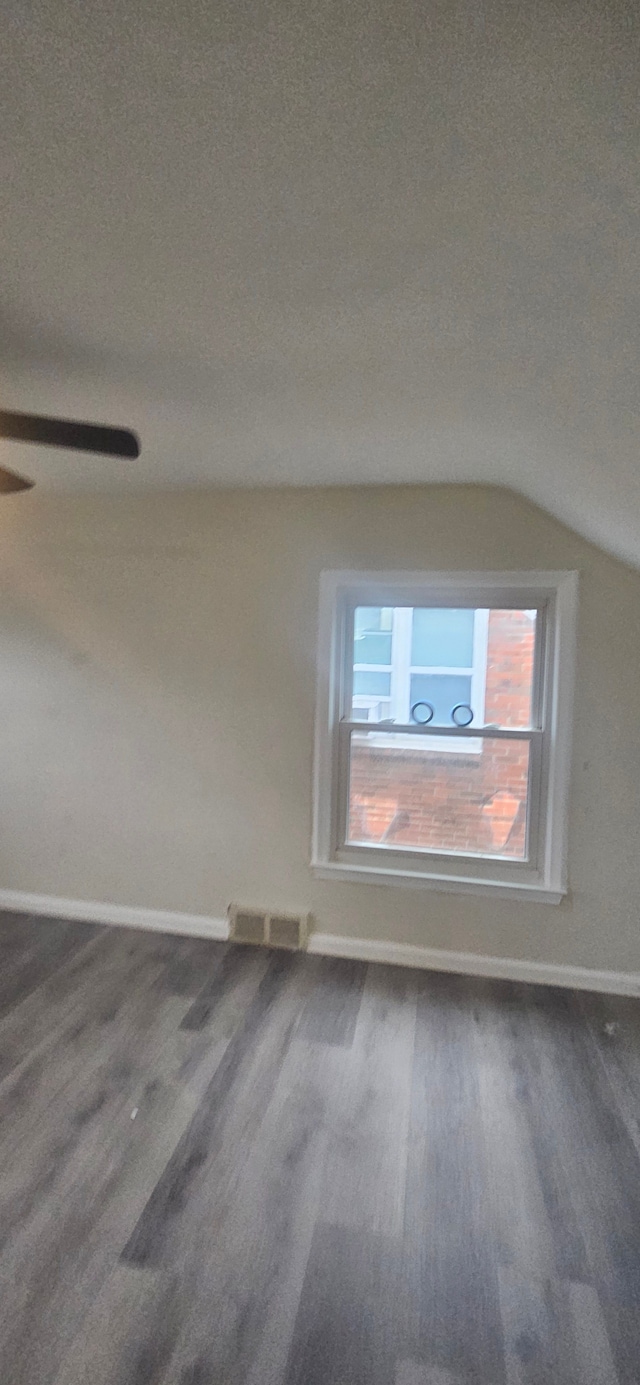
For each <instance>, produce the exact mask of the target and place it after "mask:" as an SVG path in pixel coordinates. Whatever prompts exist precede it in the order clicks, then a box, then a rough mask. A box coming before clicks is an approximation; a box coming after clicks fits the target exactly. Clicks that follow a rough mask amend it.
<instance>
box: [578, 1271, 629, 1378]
mask: <svg viewBox="0 0 640 1385" xmlns="http://www.w3.org/2000/svg"><path fill="white" fill-rule="evenodd" d="M568 1306H569V1313H570V1317H571V1323H570V1327H571V1336H572V1342H571V1351H572V1355H573V1359H574V1363H575V1377H576V1381H577V1382H578V1385H619V1381H618V1372H617V1370H616V1367H615V1362H614V1359H613V1353H612V1351H611V1343H610V1341H609V1336H608V1333H607V1328H606V1323H605V1320H604V1315H603V1312H602V1307H601V1304H600V1300H599V1298H598V1295H597V1293H596V1291H595V1289H592V1288H591V1286H590V1285H589V1284H569V1285H568ZM637 1364H638V1366H639V1367H640V1361H639V1362H638V1363H637Z"/></svg>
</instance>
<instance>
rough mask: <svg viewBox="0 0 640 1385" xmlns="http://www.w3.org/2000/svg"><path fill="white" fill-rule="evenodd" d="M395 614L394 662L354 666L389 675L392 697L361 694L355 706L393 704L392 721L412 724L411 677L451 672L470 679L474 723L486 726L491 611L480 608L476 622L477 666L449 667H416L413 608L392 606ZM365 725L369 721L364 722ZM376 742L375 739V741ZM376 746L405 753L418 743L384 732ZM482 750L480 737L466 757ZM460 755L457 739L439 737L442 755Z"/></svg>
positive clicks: (470, 744)
mask: <svg viewBox="0 0 640 1385" xmlns="http://www.w3.org/2000/svg"><path fill="white" fill-rule="evenodd" d="M392 611H393V615H392V622H391V662H390V663H388V664H358V663H354V665H353V671H354V673H389V675H390V680H391V688H390V697H382V696H378V697H376V696H375V695H374V694H371V695H368V694H366V693H357V694H355V695H354V698H353V706H354V707H359V708H363V709H364V708H370V709H371V711H373V709H374V708H375V707H377V706H378V705H379V703H380V702H388V703H389V717H390V719H391V720H392V721H397V722H409V721H410V720H411V713H410V705H411V695H410V688H411V675H412V674H413V673H435V674H438V673H444V674H446V673H451V674H454V675H462V676H463V677H467V678H469V679H470V683H471V691H470V698H471V704H470V705H471V707H472V708H473V714H474V721H475V722H476V723H477V724H478V725H480V726H481V725H482V723H483V721H484V699H485V686H486V681H487V643H488V639H489V611H488V610H487V609H484V610H482V609H476V611H475V619H474V622H473V655H472V658H473V663H472V664H471V665H469V666H467V667H463V666H462V665H455V667H454V666H453V665H452V666H451V667H449V666H448V665H447V666H446V667H444V666H441V665H437V664H428V665H427V664H412V663H411V638H412V618H413V609H412V607H411V606H394V607H392ZM369 720H370V721H371V722H375V721H377V720H378V718H377V717H370V718H369ZM363 724H365V722H364V721H363ZM371 739H372V740H373V737H372V738H371ZM375 744H376V745H395V746H396V747H397V748H398V749H399V748H400V747H401V746H402V749H403V750H414V749H415V748H416V741H415V739H414V737H413V736H395V737H393V736H389V737H387V736H385V734H384V732H383V731H380V732H379V733H377V734H376V738H375ZM481 750H482V741H481V740H480V739H478V738H477V737H474V739H473V740H467V741H465V745H464V753H465V755H479V754H480V751H481ZM443 751H444V752H446V753H447V754H457V755H459V754H460V742H459V741H456V740H455V739H454V738H453V736H440V737H439V738H438V753H439V754H440V753H441V752H443Z"/></svg>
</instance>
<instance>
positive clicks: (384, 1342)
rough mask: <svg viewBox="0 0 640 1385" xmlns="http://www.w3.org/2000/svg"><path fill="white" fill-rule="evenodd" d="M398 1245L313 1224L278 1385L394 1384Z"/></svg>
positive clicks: (363, 1233)
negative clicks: (292, 1330)
mask: <svg viewBox="0 0 640 1385" xmlns="http://www.w3.org/2000/svg"><path fill="white" fill-rule="evenodd" d="M399 1273H400V1269H399V1263H398V1248H397V1247H396V1246H395V1245H394V1244H393V1243H389V1242H385V1241H382V1240H381V1239H379V1238H376V1237H372V1236H368V1235H367V1234H366V1233H365V1232H362V1231H358V1232H356V1231H354V1230H353V1229H352V1228H345V1227H338V1226H326V1225H324V1224H323V1223H319V1225H318V1227H317V1229H316V1234H315V1236H314V1240H313V1246H312V1249H311V1254H310V1257H309V1264H308V1267H307V1273H306V1276H305V1281H304V1287H303V1290H302V1296H301V1300H300V1307H299V1310H298V1316H297V1320H296V1325H295V1333H294V1338H293V1343H292V1347H291V1352H290V1356H289V1362H288V1367H287V1373H286V1376H285V1385H345V1382H347V1381H348V1382H349V1385H393V1379H394V1374H395V1360H396V1359H397V1348H398V1335H397V1320H396V1308H397V1299H398V1289H399V1283H400V1280H399Z"/></svg>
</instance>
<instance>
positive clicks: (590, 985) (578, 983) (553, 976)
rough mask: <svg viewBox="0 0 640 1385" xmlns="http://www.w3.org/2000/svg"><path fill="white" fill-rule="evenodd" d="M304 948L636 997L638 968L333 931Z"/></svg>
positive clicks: (317, 935) (639, 980)
mask: <svg viewBox="0 0 640 1385" xmlns="http://www.w3.org/2000/svg"><path fill="white" fill-rule="evenodd" d="M308 950H309V952H318V953H320V954H321V955H322V956H324V957H351V958H354V959H356V960H357V961H362V962H386V963H390V964H391V965H393V966H401V967H421V968H422V969H423V970H425V971H450V972H451V971H453V972H458V973H461V974H462V975H463V976H489V977H494V978H496V979H498V980H499V979H503V980H505V981H532V982H535V983H537V984H538V985H543V986H568V987H569V988H571V989H575V990H580V991H604V992H605V993H606V994H608V995H632V996H640V975H639V974H638V973H637V972H626V971H592V970H591V969H590V968H589V967H571V966H566V965H562V964H554V963H551V962H528V961H519V960H518V959H516V958H515V957H487V956H484V955H481V954H480V953H477V952H445V951H444V949H442V948H439V947H414V946H412V945H411V944H410V943H392V942H376V941H375V940H374V939H373V938H343V937H341V936H340V935H339V934H337V933H312V934H311V935H310V938H309V948H308Z"/></svg>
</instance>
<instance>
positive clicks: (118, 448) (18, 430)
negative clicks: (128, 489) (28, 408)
mask: <svg viewBox="0 0 640 1385" xmlns="http://www.w3.org/2000/svg"><path fill="white" fill-rule="evenodd" d="M0 438H11V439H12V440H13V441H14V442H36V443H43V444H44V445H45V447H75V448H77V449H78V450H79V451H80V452H100V453H102V454H103V455H104V456H107V457H139V456H140V443H139V441H138V438H137V437H136V435H135V433H132V432H131V429H129V428H110V427H109V426H108V425H107V424H100V423H77V422H76V421H75V420H74V419H66V418H42V417H40V416H39V415H38V414H14V413H5V412H3V411H2V410H0Z"/></svg>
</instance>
